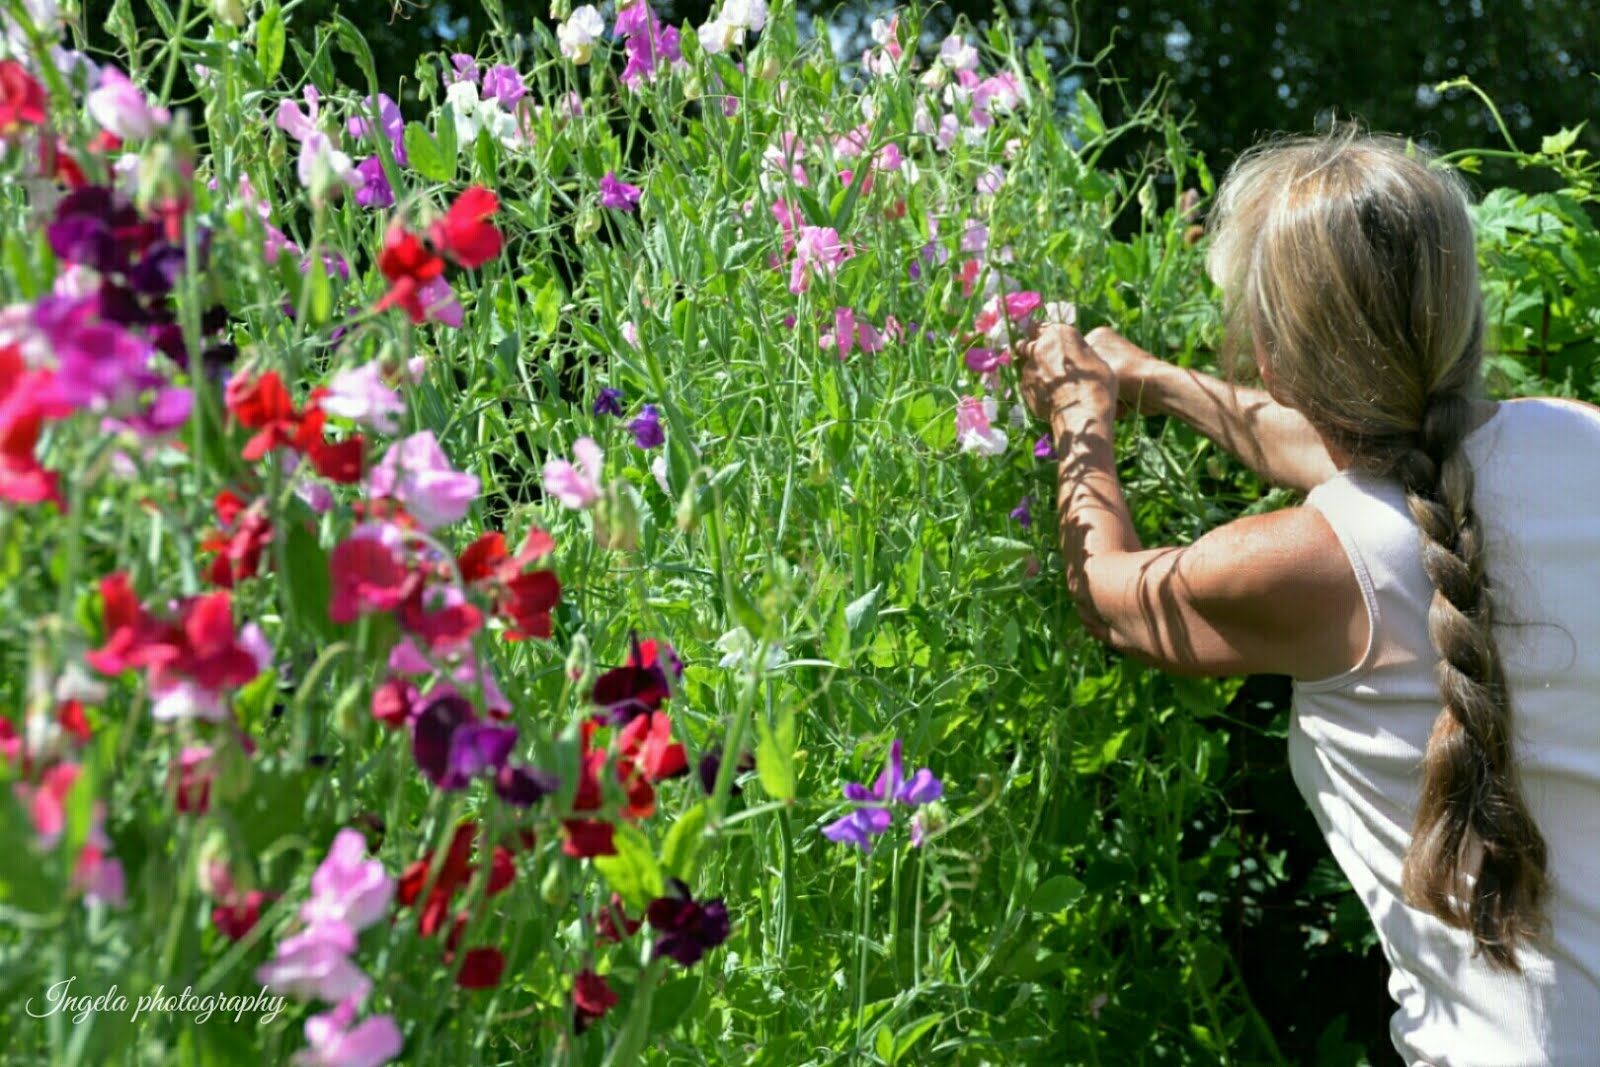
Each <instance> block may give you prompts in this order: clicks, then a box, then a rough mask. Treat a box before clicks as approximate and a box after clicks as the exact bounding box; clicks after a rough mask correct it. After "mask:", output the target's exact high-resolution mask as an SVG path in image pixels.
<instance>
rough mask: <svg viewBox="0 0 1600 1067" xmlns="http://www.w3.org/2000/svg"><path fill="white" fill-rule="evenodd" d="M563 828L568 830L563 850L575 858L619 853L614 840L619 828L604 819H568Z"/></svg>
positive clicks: (562, 843) (563, 842) (562, 844)
mask: <svg viewBox="0 0 1600 1067" xmlns="http://www.w3.org/2000/svg"><path fill="white" fill-rule="evenodd" d="M561 828H562V829H563V830H565V831H566V833H565V835H564V836H565V840H563V841H562V842H561V851H563V852H565V853H566V854H567V855H569V856H571V857H572V858H574V859H580V860H581V859H588V858H590V857H593V856H615V855H616V854H617V846H616V844H615V843H614V842H613V841H612V836H613V835H614V834H615V833H616V829H617V828H616V827H615V826H612V825H611V824H610V823H609V822H606V821H605V820H604V819H567V820H566V821H565V822H563V823H562V824H561Z"/></svg>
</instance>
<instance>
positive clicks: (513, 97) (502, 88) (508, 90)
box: [481, 63, 528, 111]
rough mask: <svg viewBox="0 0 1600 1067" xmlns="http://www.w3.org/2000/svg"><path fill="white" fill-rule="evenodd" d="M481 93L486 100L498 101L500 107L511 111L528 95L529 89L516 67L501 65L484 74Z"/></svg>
mask: <svg viewBox="0 0 1600 1067" xmlns="http://www.w3.org/2000/svg"><path fill="white" fill-rule="evenodd" d="M481 92H482V95H483V98H484V99H485V100H488V99H491V98H492V99H494V100H498V101H499V102H500V106H501V107H503V108H505V109H506V110H508V111H509V110H510V109H512V108H514V107H516V105H517V101H518V100H521V99H522V98H523V97H524V96H527V95H528V87H527V86H526V85H524V84H523V81H522V75H521V74H518V73H517V68H516V67H512V66H507V65H506V64H504V63H500V64H497V65H496V66H493V67H490V68H489V69H488V70H487V71H485V72H484V75H483V88H482V90H481Z"/></svg>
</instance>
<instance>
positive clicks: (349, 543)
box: [328, 536, 414, 623]
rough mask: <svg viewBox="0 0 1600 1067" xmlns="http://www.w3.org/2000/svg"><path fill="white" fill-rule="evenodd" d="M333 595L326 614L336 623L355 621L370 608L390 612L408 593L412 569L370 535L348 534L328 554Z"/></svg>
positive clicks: (412, 583) (409, 591)
mask: <svg viewBox="0 0 1600 1067" xmlns="http://www.w3.org/2000/svg"><path fill="white" fill-rule="evenodd" d="M328 576H329V578H330V579H331V584H332V586H333V595H332V598H331V599H330V600H329V602H328V617H329V618H330V619H332V620H333V621H334V622H337V623H347V622H354V621H355V620H356V618H357V617H358V616H361V615H363V614H366V613H367V612H372V611H379V612H382V611H393V610H394V609H396V608H398V607H399V606H400V605H401V604H403V603H405V601H406V598H407V597H408V596H409V595H410V593H411V588H412V586H413V585H414V582H413V581H412V575H411V571H410V570H409V569H408V568H407V567H406V565H405V564H404V563H403V562H401V560H400V558H399V556H397V555H396V554H395V551H394V550H393V549H392V548H390V547H389V546H388V545H386V544H384V543H383V542H382V541H379V540H377V539H376V538H373V537H359V536H358V537H351V538H348V539H347V540H345V541H342V542H340V544H339V545H338V547H337V548H335V549H334V550H333V553H332V554H331V555H330V556H329V557H328Z"/></svg>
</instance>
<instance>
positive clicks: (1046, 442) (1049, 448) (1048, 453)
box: [1033, 434, 1056, 459]
mask: <svg viewBox="0 0 1600 1067" xmlns="http://www.w3.org/2000/svg"><path fill="white" fill-rule="evenodd" d="M1055 455H1056V450H1055V446H1054V445H1052V444H1051V443H1050V435H1049V434H1045V435H1044V436H1042V437H1040V438H1039V439H1038V440H1037V441H1035V442H1034V443H1033V458H1034V459H1054V458H1055Z"/></svg>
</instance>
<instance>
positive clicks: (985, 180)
mask: <svg viewBox="0 0 1600 1067" xmlns="http://www.w3.org/2000/svg"><path fill="white" fill-rule="evenodd" d="M1005 183H1006V169H1005V168H1004V167H1002V166H999V165H995V166H993V167H990V168H989V169H988V170H986V171H984V172H983V173H982V174H980V175H978V182H977V186H978V192H979V193H981V194H983V195H984V196H993V195H994V194H995V193H998V192H999V191H1000V187H1001V186H1002V185H1004V184H1005Z"/></svg>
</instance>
